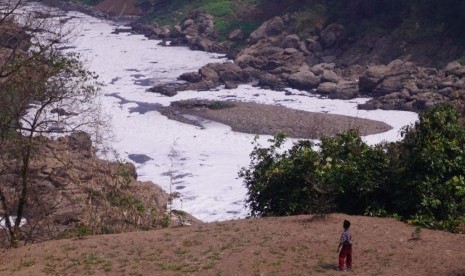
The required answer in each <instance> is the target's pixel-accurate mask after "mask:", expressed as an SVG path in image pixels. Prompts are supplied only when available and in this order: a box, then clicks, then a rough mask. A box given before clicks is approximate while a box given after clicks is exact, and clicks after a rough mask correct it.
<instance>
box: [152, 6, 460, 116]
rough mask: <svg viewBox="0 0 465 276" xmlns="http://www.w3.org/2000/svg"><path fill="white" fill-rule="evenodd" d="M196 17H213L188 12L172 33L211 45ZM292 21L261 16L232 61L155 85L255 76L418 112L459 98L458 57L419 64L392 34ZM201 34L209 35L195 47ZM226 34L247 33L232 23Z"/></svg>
mask: <svg viewBox="0 0 465 276" xmlns="http://www.w3.org/2000/svg"><path fill="white" fill-rule="evenodd" d="M199 16H200V18H211V17H205V15H204V14H198V15H195V16H193V15H192V16H190V19H186V20H184V21H183V23H182V24H181V25H180V26H177V28H176V29H177V30H178V31H177V33H179V34H182V37H184V38H183V39H187V38H189V41H188V44H189V45H191V47H192V48H195V49H201V50H212V49H213V48H214V47H213V46H211V45H213V44H214V43H213V40H214V39H215V36H214V35H213V34H214V33H213V31H212V29H210V28H209V27H208V28H206V26H210V25H209V24H210V23H205V22H211V21H209V20H210V19H208V20H206V21H205V20H203V21H202V20H200V21H199V20H197V21H196V20H194V18H198V17H199ZM292 20H293V19H292V15H286V16H282V17H274V18H271V19H269V20H268V21H265V22H264V23H263V24H262V25H261V26H259V27H258V28H257V29H256V30H255V31H253V32H252V33H251V34H250V36H249V37H248V38H247V41H248V43H249V45H248V47H246V48H245V49H243V50H242V51H240V52H238V53H237V54H235V56H234V62H233V63H231V62H227V63H223V64H208V65H206V66H204V67H203V68H201V69H200V70H199V71H198V72H190V73H186V74H183V75H182V76H180V77H179V79H180V80H183V81H185V82H186V83H184V84H182V85H177V86H176V87H175V88H174V89H171V90H170V91H169V93H166V91H165V90H166V89H167V88H166V85H161V86H159V87H156V88H152V91H156V92H160V93H163V94H166V95H174V94H175V91H182V90H187V89H188V90H207V89H212V88H214V87H216V86H218V85H224V86H225V87H226V88H235V87H237V85H238V84H240V83H245V82H251V81H252V80H254V81H256V83H257V84H258V85H259V86H260V87H264V88H270V89H275V90H282V89H285V88H286V87H291V88H296V89H299V90H305V91H308V92H311V93H318V94H320V95H323V96H327V97H329V98H335V99H350V98H354V97H357V96H369V97H372V98H373V100H371V101H370V102H368V103H367V104H364V105H361V106H360V107H361V108H366V109H377V108H383V109H403V110H415V111H417V110H423V109H426V108H429V107H432V106H434V105H436V104H437V103H441V102H452V103H454V104H455V105H458V106H461V105H462V104H461V102H462V101H463V99H462V98H463V96H462V94H463V89H464V83H465V81H462V77H463V72H464V71H465V69H463V68H464V67H462V66H461V65H460V63H458V62H453V63H450V64H448V65H447V66H446V67H445V68H444V69H443V70H437V69H435V68H431V67H426V66H419V65H418V64H416V63H414V62H410V61H408V59H409V57H411V55H406V56H403V55H402V51H405V49H403V48H402V47H403V46H402V45H395V43H394V42H393V39H392V37H391V36H389V35H386V34H382V33H376V32H374V33H371V34H370V35H366V36H364V37H361V38H358V39H356V40H354V39H353V38H350V37H348V35H347V31H346V30H345V28H344V26H342V25H340V24H329V25H327V26H326V27H324V28H321V30H317V31H316V32H314V34H313V35H311V36H309V37H303V38H302V37H300V36H298V35H297V34H296V33H293V30H292V28H291V27H290V26H291V25H292V23H291V22H292ZM196 22H204V23H203V25H202V26H204V27H203V28H201V29H207V30H208V31H207V32H206V33H207V34H208V35H202V32H199V27H198V26H199V25H198V24H197V23H196ZM199 34H200V35H199ZM186 37H187V38H186ZM199 37H209V39H211V40H207V42H202V43H201V44H202V45H204V46H199V43H197V42H198V41H201V39H200V38H199ZM194 38H195V39H194ZM229 38H230V39H231V40H238V39H241V38H242V39H243V38H245V36H244V34H243V33H242V32H241V31H240V30H238V29H237V30H234V31H232V32H231V33H230V35H229ZM195 41H197V42H195ZM194 42H195V43H194ZM193 45H197V46H193ZM389 45H390V46H389ZM168 86H171V87H172V86H173V85H172V84H169V85H168Z"/></svg>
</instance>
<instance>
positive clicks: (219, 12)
mask: <svg viewBox="0 0 465 276" xmlns="http://www.w3.org/2000/svg"><path fill="white" fill-rule="evenodd" d="M233 6H234V3H233V2H231V1H212V2H210V3H208V4H205V5H203V6H202V7H201V9H203V10H205V12H206V13H208V14H211V15H213V16H215V17H223V16H226V15H228V14H232V13H234V11H233V9H232V7H233Z"/></svg>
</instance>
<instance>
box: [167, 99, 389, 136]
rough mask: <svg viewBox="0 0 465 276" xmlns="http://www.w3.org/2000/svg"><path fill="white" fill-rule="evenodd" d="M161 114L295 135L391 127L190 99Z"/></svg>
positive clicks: (253, 105)
mask: <svg viewBox="0 0 465 276" xmlns="http://www.w3.org/2000/svg"><path fill="white" fill-rule="evenodd" d="M162 113H163V114H164V115H166V116H168V117H169V118H170V119H173V120H178V121H181V122H184V123H189V124H194V125H199V126H201V123H200V122H199V121H197V120H193V119H188V118H186V115H193V116H197V117H201V118H204V119H208V120H212V121H216V122H220V123H223V124H226V125H229V126H230V127H231V128H232V129H233V130H234V131H237V132H244V133H250V134H261V135H264V134H266V135H274V134H277V133H286V134H287V135H288V136H289V137H292V138H305V139H319V138H322V137H328V136H334V135H336V134H337V133H340V132H343V131H346V130H349V129H357V130H358V131H359V132H360V134H361V135H369V134H376V133H382V132H385V131H388V130H390V129H391V128H392V127H391V126H389V125H388V124H386V123H384V122H379V121H374V120H368V119H361V118H356V117H348V116H342V115H334V114H324V113H313V112H306V111H300V110H295V109H290V108H286V107H282V106H272V105H264V104H256V103H244V102H233V101H224V102H219V101H206V100H187V101H179V102H174V103H173V104H172V105H171V106H170V107H167V108H164V109H163V111H162Z"/></svg>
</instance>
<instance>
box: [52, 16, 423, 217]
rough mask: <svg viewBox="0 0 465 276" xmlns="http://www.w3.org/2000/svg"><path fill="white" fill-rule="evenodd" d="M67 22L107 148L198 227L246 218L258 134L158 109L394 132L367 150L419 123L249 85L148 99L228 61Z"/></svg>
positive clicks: (93, 24) (108, 27)
mask: <svg viewBox="0 0 465 276" xmlns="http://www.w3.org/2000/svg"><path fill="white" fill-rule="evenodd" d="M64 18H67V19H69V20H61V22H64V23H62V24H63V27H64V28H67V29H72V30H73V32H72V34H73V35H72V37H71V39H70V40H69V42H67V43H66V45H63V51H74V52H78V53H80V55H81V57H82V59H83V61H84V63H85V66H86V67H87V69H89V70H91V71H95V72H96V73H97V74H98V75H99V78H100V81H101V82H103V83H104V87H103V88H102V91H101V96H100V102H101V104H102V106H103V108H104V111H105V112H106V113H107V114H108V115H109V117H110V118H111V121H110V126H111V129H112V135H111V136H112V137H113V139H112V140H111V141H110V144H111V147H112V148H113V149H114V151H115V153H116V155H117V156H118V158H119V159H122V160H126V161H129V162H132V163H134V164H135V166H136V168H137V173H138V175H139V180H142V181H149V180H150V181H153V182H154V183H157V184H159V185H160V186H161V187H162V188H163V189H165V190H166V191H168V192H177V193H179V195H180V197H179V198H178V199H177V200H175V201H174V206H173V208H177V209H182V210H184V211H186V212H189V213H190V214H192V215H194V216H195V217H197V218H199V219H201V220H203V221H218V220H229V219H238V218H244V217H246V216H247V214H248V211H247V209H246V208H245V206H244V202H245V198H246V189H245V187H244V186H243V183H242V180H241V179H240V178H238V175H237V174H238V171H239V170H240V169H241V168H242V167H244V166H248V164H249V154H250V152H251V151H252V149H253V144H252V142H253V140H254V138H255V134H245V133H239V132H234V131H232V130H231V128H230V127H228V126H226V125H223V124H220V123H216V122H212V121H208V120H202V121H201V123H202V126H201V127H199V126H193V125H189V124H184V123H181V122H178V121H174V120H169V119H168V118H167V117H165V116H163V115H162V114H161V113H160V112H159V110H160V108H159V107H160V106H169V105H170V103H171V102H173V101H180V100H187V99H208V100H235V101H245V102H255V103H260V104H270V105H280V106H284V107H288V108H293V109H297V110H303V111H311V112H323V113H329V114H340V115H347V116H353V117H359V118H367V119H373V120H379V121H383V122H385V123H387V124H389V125H391V126H392V127H393V128H392V129H391V130H390V131H387V132H384V133H381V134H376V135H368V136H366V137H364V140H365V141H366V142H368V143H369V144H376V143H379V142H382V141H396V140H399V139H400V138H401V137H400V135H399V130H400V129H401V128H402V127H403V126H405V125H408V124H411V123H413V122H414V121H416V120H417V118H418V116H417V114H416V113H412V112H404V111H382V110H373V111H365V110H358V109H357V105H358V104H360V103H365V102H366V101H368V100H369V99H366V98H359V99H352V100H330V99H325V98H321V97H318V96H317V95H312V94H310V93H308V92H304V91H298V90H293V89H289V90H288V93H285V92H278V91H271V90H266V89H259V88H257V87H254V86H252V85H241V86H239V87H238V88H237V89H233V90H227V89H224V88H223V87H219V88H218V89H215V90H214V91H202V92H197V91H186V92H182V93H179V94H178V95H176V96H174V97H166V96H162V95H159V94H154V93H149V92H146V90H147V89H148V88H150V87H151V86H153V85H155V84H159V83H163V82H173V81H176V78H177V77H178V76H179V75H180V74H182V73H185V72H190V71H195V70H197V69H199V68H200V67H201V66H203V65H205V64H207V63H210V62H223V61H225V60H226V59H225V58H224V57H223V56H221V55H219V54H213V53H205V52H200V51H191V50H189V49H188V48H186V47H165V46H159V45H157V44H158V43H159V42H160V41H157V40H149V39H147V38H146V37H144V36H142V35H137V34H131V33H129V32H119V33H115V32H114V30H115V29H116V28H124V26H123V23H117V22H112V21H106V20H102V19H98V18H94V17H91V16H88V15H85V14H83V13H79V12H67V13H64V14H63V15H62V18H61V19H64ZM269 138H271V137H270V136H261V137H260V138H259V139H258V141H259V142H260V143H261V144H263V145H266V144H267V140H268V139H269Z"/></svg>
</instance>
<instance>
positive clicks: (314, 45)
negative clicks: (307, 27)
mask: <svg viewBox="0 0 465 276" xmlns="http://www.w3.org/2000/svg"><path fill="white" fill-rule="evenodd" d="M305 42H306V44H307V49H308V50H309V51H310V52H313V53H319V52H321V51H323V47H321V44H320V43H319V42H318V41H316V40H314V39H311V38H307V39H306V40H305Z"/></svg>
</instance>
